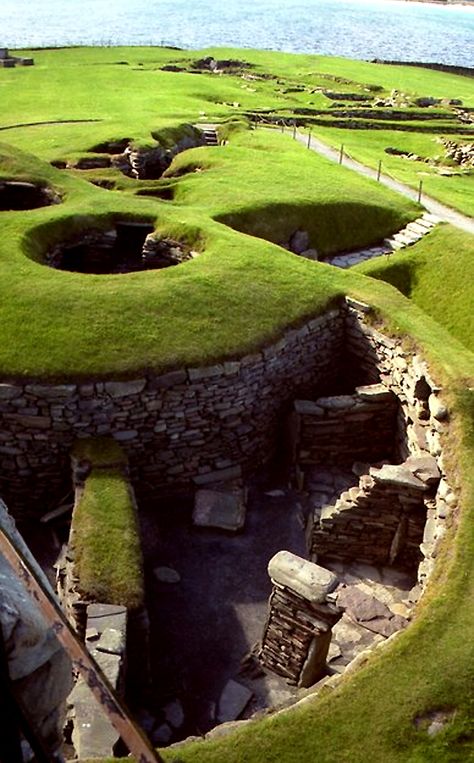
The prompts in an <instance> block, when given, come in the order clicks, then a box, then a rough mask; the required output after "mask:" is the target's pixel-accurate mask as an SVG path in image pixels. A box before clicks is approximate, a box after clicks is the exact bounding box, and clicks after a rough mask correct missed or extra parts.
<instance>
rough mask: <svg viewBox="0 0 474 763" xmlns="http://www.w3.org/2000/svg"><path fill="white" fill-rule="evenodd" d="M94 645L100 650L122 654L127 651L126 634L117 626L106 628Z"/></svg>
mask: <svg viewBox="0 0 474 763" xmlns="http://www.w3.org/2000/svg"><path fill="white" fill-rule="evenodd" d="M94 646H95V648H96V649H98V650H99V652H108V653H110V654H118V655H122V654H124V653H125V638H124V634H123V632H121V631H120V630H117V629H116V628H105V630H103V631H102V633H101V635H100V638H99V640H98V641H97V643H96V644H95V645H94Z"/></svg>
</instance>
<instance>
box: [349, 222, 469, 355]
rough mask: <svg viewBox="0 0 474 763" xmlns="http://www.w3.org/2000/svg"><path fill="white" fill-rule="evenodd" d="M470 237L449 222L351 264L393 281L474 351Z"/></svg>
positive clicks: (403, 292)
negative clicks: (395, 249) (398, 248)
mask: <svg viewBox="0 0 474 763" xmlns="http://www.w3.org/2000/svg"><path fill="white" fill-rule="evenodd" d="M473 263H474V237H473V236H469V235H468V234H466V233H463V232H462V231H459V230H456V229H455V228H452V227H450V226H444V225H443V226H442V227H440V228H439V229H437V230H435V231H433V232H432V233H431V234H430V235H429V236H427V237H426V238H424V239H423V240H422V241H420V242H419V243H418V244H416V245H415V246H413V247H410V248H409V249H407V250H405V251H404V252H399V253H397V254H393V255H390V257H381V258H378V259H375V260H372V261H371V262H370V261H369V262H366V263H363V264H362V265H359V266H358V267H357V270H358V272H361V273H364V274H365V275H368V276H372V277H373V278H379V279H381V280H383V281H387V282H388V283H391V284H392V285H393V286H395V287H396V288H397V289H399V291H401V292H402V294H405V296H407V297H409V298H410V299H412V300H413V301H414V302H415V303H416V304H417V305H418V306H419V307H420V308H421V309H422V310H424V312H426V313H427V314H428V315H431V316H432V317H433V318H435V320H437V321H438V322H439V323H440V324H441V325H442V326H444V327H445V328H447V329H448V331H449V332H450V334H451V335H452V336H454V337H456V338H457V339H459V341H461V342H463V343H464V344H465V346H466V347H468V349H470V350H472V351H474V309H473V306H474V279H473V278H472V277H471V274H472V271H473Z"/></svg>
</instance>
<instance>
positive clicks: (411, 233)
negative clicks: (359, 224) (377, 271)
mask: <svg viewBox="0 0 474 763" xmlns="http://www.w3.org/2000/svg"><path fill="white" fill-rule="evenodd" d="M439 222H440V220H439V218H438V217H436V216H435V215H431V214H429V213H428V212H425V213H424V214H423V215H422V216H421V217H419V218H418V219H417V220H414V221H413V222H411V223H408V225H407V226H406V227H405V228H402V230H401V231H399V232H398V233H394V234H393V235H392V236H390V237H389V238H385V239H384V240H383V243H382V244H380V246H372V247H369V248H367V249H360V250H358V251H356V252H349V253H347V254H336V255H335V256H333V257H329V258H328V259H327V260H325V262H327V263H328V264H329V265H335V266H336V267H338V268H350V267H352V266H353V265H358V264H359V263H360V262H365V261H366V260H371V259H373V258H374V257H380V256H381V255H382V254H392V252H395V251H398V250H399V249H405V248H406V247H407V246H411V245H412V244H416V242H417V241H420V240H421V239H422V238H423V236H426V234H427V233H429V232H430V231H431V230H433V228H434V227H435V225H437V224H438V223H439Z"/></svg>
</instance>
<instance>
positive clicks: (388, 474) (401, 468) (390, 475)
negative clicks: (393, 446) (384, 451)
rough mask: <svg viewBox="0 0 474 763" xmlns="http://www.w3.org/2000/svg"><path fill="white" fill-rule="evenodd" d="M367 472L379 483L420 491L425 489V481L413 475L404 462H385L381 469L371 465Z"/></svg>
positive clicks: (422, 491)
mask: <svg viewBox="0 0 474 763" xmlns="http://www.w3.org/2000/svg"><path fill="white" fill-rule="evenodd" d="M369 474H370V476H371V477H373V478H374V480H375V481H376V482H378V483H379V484H381V485H391V486H394V487H399V488H400V489H402V490H403V488H409V489H411V490H419V491H420V493H424V492H425V491H426V490H427V487H426V485H425V483H424V482H422V481H421V480H420V479H418V477H415V475H414V474H413V472H412V471H411V470H410V469H409V468H408V467H406V466H405V465H404V464H400V465H395V464H385V465H384V466H382V468H381V469H376V468H374V467H371V469H370V472H369Z"/></svg>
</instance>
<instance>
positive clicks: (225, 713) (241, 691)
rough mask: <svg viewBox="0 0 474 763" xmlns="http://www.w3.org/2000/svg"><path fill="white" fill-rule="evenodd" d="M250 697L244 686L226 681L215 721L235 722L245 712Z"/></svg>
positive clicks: (249, 692) (232, 681)
mask: <svg viewBox="0 0 474 763" xmlns="http://www.w3.org/2000/svg"><path fill="white" fill-rule="evenodd" d="M252 696H253V694H252V692H251V691H250V689H247V687H246V686H243V685H242V684H239V683H237V681H234V680H232V679H231V680H230V681H228V682H227V684H226V685H225V687H224V690H223V692H222V694H221V696H220V698H219V706H218V709H217V720H218V721H219V723H226V722H227V721H235V719H236V718H238V717H239V715H240V714H241V713H242V712H243V711H244V710H245V708H246V707H247V705H248V703H249V702H250V700H251V699H252Z"/></svg>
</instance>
